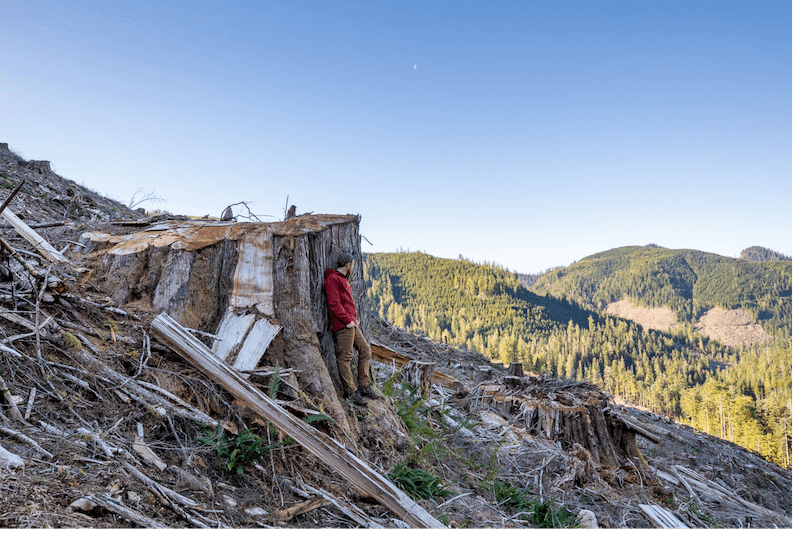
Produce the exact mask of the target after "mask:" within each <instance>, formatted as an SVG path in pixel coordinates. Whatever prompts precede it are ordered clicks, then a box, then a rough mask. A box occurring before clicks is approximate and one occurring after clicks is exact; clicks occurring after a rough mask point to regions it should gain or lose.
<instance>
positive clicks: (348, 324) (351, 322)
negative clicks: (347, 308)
mask: <svg viewBox="0 0 800 534" xmlns="http://www.w3.org/2000/svg"><path fill="white" fill-rule="evenodd" d="M344 327H345V328H355V327H356V323H354V322H353V321H350V322H349V323H347V324H346V325H344Z"/></svg>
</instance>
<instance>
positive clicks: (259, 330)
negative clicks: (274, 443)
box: [233, 317, 281, 371]
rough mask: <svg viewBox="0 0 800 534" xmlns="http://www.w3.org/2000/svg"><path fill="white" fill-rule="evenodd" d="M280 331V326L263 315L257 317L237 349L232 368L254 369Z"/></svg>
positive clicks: (239, 369) (240, 369)
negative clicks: (240, 346)
mask: <svg viewBox="0 0 800 534" xmlns="http://www.w3.org/2000/svg"><path fill="white" fill-rule="evenodd" d="M280 331H281V327H280V326H279V325H274V324H272V323H271V322H270V321H269V319H267V318H265V317H262V318H260V319H258V320H257V321H256V322H255V324H254V325H253V327H252V328H251V329H250V333H249V334H247V337H246V338H245V340H244V343H242V348H241V349H239V353H238V354H237V355H236V360H235V361H234V362H233V368H234V369H236V370H237V371H250V370H252V369H255V368H256V366H257V365H258V362H259V361H260V360H261V357H262V356H263V355H264V352H266V350H267V347H269V344H270V343H272V340H273V339H275V336H277V335H278V332H280Z"/></svg>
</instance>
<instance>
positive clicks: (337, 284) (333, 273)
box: [325, 269, 356, 332]
mask: <svg viewBox="0 0 800 534" xmlns="http://www.w3.org/2000/svg"><path fill="white" fill-rule="evenodd" d="M325 295H326V296H327V297H328V312H329V313H330V316H331V329H332V330H333V331H334V332H338V331H339V330H341V329H342V328H344V327H345V326H346V325H348V324H349V323H354V322H356V304H355V302H353V289H352V288H351V287H350V281H349V280H348V279H347V277H346V276H345V275H343V274H342V273H340V272H339V271H337V270H335V269H327V270H326V271H325Z"/></svg>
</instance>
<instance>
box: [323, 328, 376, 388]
mask: <svg viewBox="0 0 800 534" xmlns="http://www.w3.org/2000/svg"><path fill="white" fill-rule="evenodd" d="M333 335H334V337H336V364H337V365H338V366H339V376H340V377H341V378H342V386H343V387H344V394H345V396H347V397H349V396H350V395H352V394H353V393H355V391H356V386H355V385H354V384H353V373H352V372H351V371H350V362H352V361H353V347H354V346H355V348H356V349H357V350H358V387H359V388H364V387H367V386H369V385H370V378H369V361H370V359H371V358H372V349H370V347H369V343H367V340H366V339H365V338H364V334H362V333H361V329H360V328H358V326H354V327H353V328H342V329H341V330H339V331H337V332H334V334H333Z"/></svg>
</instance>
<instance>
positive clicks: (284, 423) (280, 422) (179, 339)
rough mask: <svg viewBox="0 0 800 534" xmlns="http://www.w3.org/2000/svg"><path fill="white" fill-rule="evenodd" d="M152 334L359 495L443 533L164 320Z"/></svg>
mask: <svg viewBox="0 0 800 534" xmlns="http://www.w3.org/2000/svg"><path fill="white" fill-rule="evenodd" d="M152 328H153V332H154V333H155V334H156V335H157V336H158V337H159V338H160V339H161V341H162V342H164V344H166V345H167V346H168V347H170V348H171V349H172V350H174V351H175V352H177V353H178V354H179V355H180V356H182V357H183V358H184V359H186V360H187V361H188V362H189V363H191V364H192V365H194V366H195V367H197V368H198V369H200V370H201V371H202V372H203V373H204V374H206V376H208V377H209V378H211V379H212V380H214V381H215V382H217V383H218V384H220V385H221V386H222V387H223V388H225V389H226V390H227V391H228V392H229V393H231V394H232V395H233V396H234V397H236V398H237V399H239V400H241V401H243V402H244V403H245V404H247V405H248V407H250V408H251V409H252V410H254V411H255V412H256V413H258V414H259V415H261V416H263V417H265V418H266V419H268V420H269V421H270V422H272V423H273V424H274V425H275V426H276V427H278V428H279V429H280V430H282V431H283V432H285V433H286V434H288V435H289V436H292V438H294V439H295V440H296V441H297V442H298V443H299V444H300V445H301V446H303V447H304V448H306V449H307V450H308V451H309V452H311V453H312V454H314V456H316V457H317V458H318V459H319V460H320V461H322V462H325V463H326V464H328V465H329V466H331V467H332V468H334V469H335V470H337V471H338V472H339V473H340V474H341V475H342V476H344V477H345V478H346V479H347V480H349V481H350V482H351V483H353V484H354V485H356V486H357V487H358V488H359V489H361V490H362V491H364V492H365V493H367V494H369V495H370V496H372V497H374V498H375V499H377V500H378V501H379V502H381V503H382V504H384V505H385V506H386V507H387V508H389V509H390V510H392V511H393V512H394V513H395V514H397V515H398V516H399V517H400V518H401V519H402V520H403V521H406V522H407V523H409V524H410V525H411V526H412V527H416V528H444V525H442V523H440V522H439V521H437V520H436V519H435V518H434V517H433V516H431V515H430V514H429V513H428V512H427V511H426V510H425V509H424V508H422V507H421V506H419V505H418V504H417V503H415V502H414V501H413V500H412V499H411V498H410V497H409V496H408V495H406V494H405V493H403V492H402V491H401V490H399V489H398V488H397V487H396V486H395V485H394V484H392V483H391V482H389V481H388V480H387V479H386V478H384V477H383V476H381V475H380V474H379V473H377V472H376V471H375V470H374V469H373V468H372V467H370V466H369V465H367V464H366V462H364V461H363V460H361V459H360V458H358V457H356V456H355V455H353V454H352V453H351V452H350V451H348V450H347V449H345V448H344V447H343V446H342V445H341V444H340V443H338V442H337V441H335V440H333V439H331V438H330V436H328V435H326V434H324V433H322V432H320V431H319V430H317V429H315V428H314V427H312V426H310V425H307V424H306V423H304V422H302V421H301V420H300V419H298V418H297V417H295V416H293V415H291V414H290V413H289V412H287V411H286V410H284V409H283V408H281V407H280V406H278V405H277V404H276V403H275V402H274V401H273V400H272V399H270V398H269V397H268V396H266V395H265V394H264V393H262V392H261V391H259V390H258V389H257V388H256V387H255V386H254V385H253V384H251V383H250V382H248V381H247V380H246V379H245V378H244V377H242V375H241V374H239V373H238V372H236V371H235V370H234V369H233V368H232V367H231V366H229V365H228V364H226V363H225V362H222V361H220V360H219V359H218V358H217V357H216V356H215V355H214V354H213V353H212V352H211V351H210V350H209V349H208V347H206V346H205V345H203V344H202V343H201V342H200V341H199V340H197V339H196V338H195V337H194V336H192V335H191V334H190V333H189V332H187V331H186V330H185V329H184V328H183V327H182V326H181V325H180V324H178V323H177V322H176V321H175V320H174V319H172V318H171V317H169V316H168V315H166V314H163V313H162V314H161V315H159V316H158V317H156V318H155V319H154V320H153V323H152Z"/></svg>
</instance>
